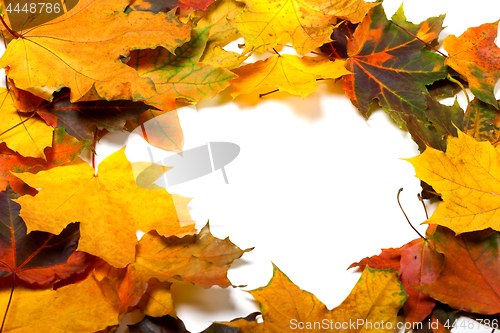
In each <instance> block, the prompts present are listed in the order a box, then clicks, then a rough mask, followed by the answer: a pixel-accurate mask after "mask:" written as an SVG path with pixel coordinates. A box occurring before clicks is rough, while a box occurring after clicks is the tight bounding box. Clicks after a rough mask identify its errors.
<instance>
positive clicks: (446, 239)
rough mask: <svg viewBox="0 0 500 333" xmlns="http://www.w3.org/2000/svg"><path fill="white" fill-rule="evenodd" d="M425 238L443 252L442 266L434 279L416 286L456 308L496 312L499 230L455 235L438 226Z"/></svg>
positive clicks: (499, 300) (499, 308) (498, 309)
mask: <svg viewBox="0 0 500 333" xmlns="http://www.w3.org/2000/svg"><path fill="white" fill-rule="evenodd" d="M427 238H428V239H429V242H431V243H432V244H433V246H434V247H435V248H436V249H437V250H438V251H439V252H440V253H442V254H444V266H443V270H442V271H441V273H440V274H439V277H438V278H437V280H435V281H434V282H431V283H429V284H425V285H422V286H420V287H418V289H420V290H422V291H423V292H425V293H426V294H428V295H429V296H431V297H432V298H434V299H436V300H438V301H440V302H442V303H446V304H449V305H450V306H451V307H453V308H454V309H457V310H463V311H467V312H475V313H481V314H496V313H498V312H500V297H499V295H500V282H499V280H498V276H499V274H500V266H499V265H498V264H497V263H498V261H499V259H500V258H499V254H498V247H499V246H500V234H499V233H498V232H495V231H492V230H491V229H490V230H484V231H482V232H473V233H467V234H462V235H459V236H455V235H454V234H453V232H452V231H451V230H449V229H447V228H443V227H439V226H438V227H437V228H435V230H428V232H427ZM464 272H467V273H466V274H464Z"/></svg>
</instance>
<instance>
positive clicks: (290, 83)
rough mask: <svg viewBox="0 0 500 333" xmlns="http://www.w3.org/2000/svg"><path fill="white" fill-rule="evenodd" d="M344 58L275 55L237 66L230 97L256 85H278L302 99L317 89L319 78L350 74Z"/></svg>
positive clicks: (247, 90)
mask: <svg viewBox="0 0 500 333" xmlns="http://www.w3.org/2000/svg"><path fill="white" fill-rule="evenodd" d="M344 64H345V61H344V60H335V61H330V60H329V59H327V58H323V57H298V56H295V55H290V54H283V55H274V56H272V57H269V58H267V59H266V60H264V61H257V62H256V63H253V64H249V65H246V66H242V67H240V68H237V69H234V70H233V72H234V73H236V74H238V77H237V78H236V79H234V80H233V82H232V84H231V86H232V91H231V96H233V97H236V96H238V95H241V94H246V93H249V92H251V91H253V90H254V89H257V88H278V89H279V90H280V91H287V92H289V93H291V94H294V95H300V96H301V97H302V98H304V97H306V96H307V95H309V94H310V93H311V92H313V91H314V90H315V89H317V88H318V85H317V83H316V79H320V78H321V79H334V78H338V77H341V76H342V75H346V74H351V72H349V71H348V70H347V69H345V67H344Z"/></svg>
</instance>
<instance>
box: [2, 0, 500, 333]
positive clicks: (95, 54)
mask: <svg viewBox="0 0 500 333" xmlns="http://www.w3.org/2000/svg"><path fill="white" fill-rule="evenodd" d="M212 2H213V1H206V2H196V3H191V2H190V1H188V0H186V1H172V2H171V3H170V6H171V7H175V8H173V9H172V10H167V11H165V3H164V2H162V1H147V0H142V1H128V0H119V1H114V2H112V3H110V2H107V1H104V0H80V1H79V2H78V3H76V2H72V3H71V2H68V3H67V4H66V5H67V6H65V3H64V2H63V3H62V5H63V9H64V14H63V15H62V16H59V17H50V19H52V20H51V21H48V20H45V21H44V20H43V17H42V16H43V15H40V16H37V17H40V18H41V19H40V20H41V21H37V20H36V19H34V20H32V21H27V20H26V19H24V18H21V19H20V20H19V21H20V22H21V27H20V28H19V27H18V28H14V26H15V24H14V23H11V21H15V20H13V19H12V18H13V17H14V16H15V15H2V21H3V22H2V23H3V28H2V30H3V33H4V36H5V37H6V39H7V40H8V47H7V50H6V52H5V54H4V56H3V57H2V58H1V59H0V67H2V68H6V74H7V77H8V82H9V88H8V89H2V90H1V91H0V99H1V100H2V104H1V109H0V111H1V112H0V113H1V115H2V116H1V117H2V118H1V122H0V133H1V136H0V139H1V140H2V144H1V145H0V155H1V156H0V160H1V161H2V163H1V165H0V168H1V169H2V178H1V180H0V184H1V186H2V192H1V193H0V202H1V204H0V206H1V210H0V221H1V223H0V235H1V236H2V237H1V242H0V253H1V256H2V258H0V260H1V262H0V263H1V265H2V267H3V273H2V276H3V277H2V279H1V281H0V282H1V284H2V289H1V291H0V293H1V297H0V300H1V301H0V304H1V306H3V307H4V308H7V307H8V305H9V304H10V308H9V311H8V312H6V316H5V320H4V323H3V324H2V329H3V330H5V331H11V330H14V329H17V328H19V329H20V330H21V331H22V330H29V331H30V332H38V331H40V332H45V331H46V329H47V327H49V326H50V327H54V328H55V329H58V330H60V331H67V332H111V331H114V330H115V329H116V327H117V325H118V323H119V320H120V318H121V317H122V316H123V315H124V314H126V313H130V312H133V311H139V312H141V313H142V314H143V315H144V318H143V320H142V321H140V322H139V323H137V324H136V325H131V326H130V327H129V330H130V332H147V331H148V329H149V330H152V331H157V330H160V329H166V328H169V329H171V330H172V329H174V330H175V331H179V332H182V331H183V330H182V329H183V325H182V322H181V320H180V319H178V318H175V309H174V307H173V303H172V297H171V293H170V287H171V285H172V283H175V282H176V281H178V280H183V281H189V282H192V283H195V284H197V285H200V286H202V287H206V288H208V287H210V286H213V285H218V286H221V287H228V286H231V282H230V281H229V280H228V279H227V269H228V268H229V266H230V264H231V263H232V262H233V261H234V260H235V259H237V258H239V257H241V255H242V254H243V253H244V252H246V251H249V250H250V249H246V250H241V249H239V248H238V247H237V246H235V245H234V244H232V243H231V242H230V241H229V240H228V239H225V240H220V239H217V238H215V237H213V236H212V235H211V234H210V230H209V227H208V225H207V226H206V227H205V228H203V229H202V230H200V231H198V232H196V230H195V228H194V226H193V222H192V221H191V219H190V216H189V213H188V211H187V209H186V205H187V202H188V201H189V200H187V199H186V198H182V197H180V196H177V195H171V194H169V193H168V192H167V191H166V190H165V189H162V188H159V187H158V186H156V185H154V184H153V181H154V180H155V179H156V178H158V177H159V176H160V175H161V174H162V173H163V172H165V168H164V167H162V166H158V165H154V164H151V163H138V164H137V163H135V164H132V163H130V162H129V161H128V160H127V159H126V157H125V154H124V150H123V149H121V150H119V151H117V152H116V153H114V154H112V155H111V156H109V157H108V158H107V159H106V160H104V161H103V162H102V163H101V164H100V165H99V172H98V173H96V171H95V165H94V163H92V164H93V165H89V164H88V163H86V162H84V161H83V160H82V159H80V158H79V157H78V155H79V154H80V153H81V151H82V150H83V149H84V148H87V147H90V148H91V149H92V147H93V146H94V147H95V143H96V142H97V141H98V140H99V139H100V138H101V137H102V136H104V135H105V134H106V133H108V132H112V131H119V130H129V131H133V130H136V131H137V132H138V133H139V134H141V135H142V136H143V137H144V138H145V139H146V140H147V141H148V142H149V143H150V144H152V145H155V146H157V147H160V148H163V149H166V150H173V151H175V150H178V149H179V148H180V147H181V146H182V131H181V130H180V127H179V126H178V119H177V118H176V116H175V113H174V112H172V110H174V109H175V107H176V103H181V102H184V103H185V102H189V103H195V102H197V101H199V100H200V99H202V98H210V97H213V96H214V95H216V94H217V93H218V92H220V91H221V90H223V89H225V88H226V87H228V86H229V87H230V89H231V96H233V97H235V96H238V95H240V94H246V93H251V92H252V91H253V90H255V89H256V88H269V89H278V90H280V91H287V92H289V93H292V94H296V95H300V96H302V97H304V98H305V97H306V96H307V95H308V94H310V93H311V92H312V91H314V90H315V89H316V88H317V83H316V82H317V81H318V80H326V79H338V78H342V79H343V84H344V88H345V91H346V94H347V95H348V96H349V98H350V99H351V101H352V103H353V104H354V105H355V106H356V107H357V108H358V109H359V111H360V112H361V113H362V114H363V115H367V113H368V110H369V107H370V105H371V103H372V102H373V100H374V99H377V100H378V102H379V103H380V105H381V106H382V108H383V109H384V110H385V111H386V112H387V113H388V114H389V115H390V116H391V117H392V118H393V119H394V120H395V121H396V122H397V123H398V124H399V125H400V126H402V127H406V128H407V130H408V131H409V132H410V133H411V134H412V138H413V139H414V141H415V142H416V143H417V144H418V146H419V149H420V151H421V152H422V154H421V155H419V156H417V157H415V158H412V159H409V162H410V163H412V164H413V166H414V167H415V170H416V172H417V177H419V178H420V179H421V180H422V181H423V182H425V183H424V184H423V185H424V191H423V194H422V196H423V197H425V198H429V197H435V196H439V197H440V198H441V199H442V202H441V203H440V204H439V206H438V208H437V210H436V211H435V212H434V214H433V215H432V216H431V217H430V218H429V219H428V220H427V221H426V223H429V224H430V226H429V228H428V229H427V232H426V235H425V237H421V238H418V239H416V240H414V241H412V242H410V243H408V244H406V245H404V246H403V247H401V248H398V249H385V250H383V251H382V253H381V254H380V255H377V256H373V257H369V258H365V259H363V260H361V261H360V262H358V263H354V264H353V265H352V266H351V267H356V266H357V267H361V268H363V269H364V270H363V273H362V275H361V278H360V280H359V281H358V283H357V285H356V286H355V288H354V289H353V290H352V292H351V294H350V295H349V297H348V298H347V299H346V300H345V301H344V302H343V303H342V304H341V305H340V306H339V307H337V308H335V309H333V310H328V309H327V308H326V307H325V306H324V305H323V304H322V303H321V302H320V301H319V300H318V299H317V298H316V297H315V296H314V295H312V294H310V293H308V292H306V291H303V290H300V289H299V288H298V287H297V286H295V285H294V284H293V283H292V282H291V281H290V280H289V279H288V278H287V277H286V275H285V274H284V273H283V272H281V271H280V270H279V269H278V268H277V267H275V268H274V275H273V278H272V279H271V281H270V282H269V284H268V285H267V286H265V287H262V288H259V289H256V290H253V291H250V293H251V294H252V296H253V297H254V298H255V299H256V300H257V301H258V302H259V304H260V306H261V313H262V317H263V322H262V323H260V322H259V323H258V322H257V321H256V314H252V315H250V316H248V317H246V318H241V319H238V320H235V321H232V322H224V323H215V324H213V325H212V326H211V327H209V328H208V329H207V330H206V331H207V332H219V331H221V332H222V331H223V332H238V331H240V332H260V331H262V332H286V331H290V330H291V327H290V319H292V318H295V319H296V320H297V321H298V322H309V323H312V322H323V321H324V320H326V322H328V323H336V322H349V321H358V320H363V321H364V322H382V321H383V322H385V323H394V322H395V320H396V318H397V315H398V313H399V314H401V315H403V317H404V319H405V321H406V322H408V323H419V322H422V321H424V322H426V323H428V326H427V327H424V328H423V330H432V331H436V332H437V331H440V332H441V331H443V330H444V331H449V330H450V328H451V326H450V325H447V326H448V327H446V325H445V324H446V323H448V324H449V323H450V322H454V320H455V318H456V316H457V314H458V311H461V313H467V314H468V315H469V316H471V317H473V318H476V319H478V320H481V321H482V322H483V323H488V325H490V326H491V327H493V323H494V322H495V320H497V318H496V314H497V313H499V312H500V298H499V296H498V295H499V293H500V282H499V279H498V276H499V273H500V265H499V258H498V255H499V254H498V245H499V234H498V231H497V230H499V228H500V222H499V221H500V220H499V218H498V213H497V211H498V207H499V204H500V201H499V199H498V193H500V188H499V187H500V185H499V184H498V180H497V178H498V176H497V175H498V174H499V173H500V162H499V161H500V159H499V152H498V149H497V148H496V147H497V144H498V142H499V141H500V134H499V133H500V132H499V126H498V120H497V119H498V112H499V111H498V110H499V104H498V101H497V100H496V99H495V97H494V94H493V89H494V86H495V83H496V81H497V80H498V78H499V77H500V74H499V73H500V72H499V71H498V69H500V60H499V59H500V49H498V48H497V47H496V45H495V44H494V40H495V37H496V33H497V29H498V22H495V23H487V24H484V25H481V26H480V27H473V28H470V29H468V30H467V31H466V32H465V33H464V34H463V35H462V36H460V37H455V36H448V37H447V38H446V39H445V40H444V45H443V46H444V49H445V50H446V51H447V53H448V54H447V55H444V54H440V52H435V49H434V48H433V45H434V44H435V43H436V41H437V39H438V37H439V33H440V32H441V30H442V22H443V19H444V16H439V17H432V18H429V19H427V20H425V21H424V22H422V23H420V24H413V23H410V22H408V21H406V18H405V16H404V13H403V10H402V9H400V10H398V11H397V12H396V14H395V15H394V16H393V17H392V21H389V20H388V19H387V18H386V16H385V13H384V11H383V4H382V3H381V2H376V3H367V2H364V1H362V0H336V1H332V2H324V3H317V2H312V1H310V2H296V1H293V0H288V1H277V2H269V1H266V0H245V1H241V2H238V1H232V0H220V1H218V2H213V3H212ZM0 5H1V8H2V9H5V8H6V2H5V1H0ZM171 7H169V8H171ZM178 8H184V9H189V8H194V11H190V12H188V13H187V14H181V12H180V11H179V10H178ZM296 13H300V15H297V14H296ZM103 36H104V37H105V38H103ZM239 36H243V37H244V39H245V45H244V47H243V50H242V52H241V53H240V54H238V53H235V52H230V51H226V50H224V46H225V45H226V43H227V42H228V40H231V39H234V38H237V37H239ZM283 39H286V41H287V42H289V43H291V45H292V47H293V48H294V49H295V50H296V52H297V53H298V56H292V55H280V54H279V53H278V52H275V54H274V55H272V56H270V57H268V58H267V59H266V60H264V61H258V62H256V63H252V64H243V61H245V59H247V57H248V56H249V55H250V54H251V53H253V52H263V51H266V50H274V47H276V46H277V45H278V44H279V43H281V42H283ZM332 40H333V42H332ZM318 48H319V50H320V51H318ZM465 87H468V88H469V89H470V91H471V92H472V94H473V95H474V99H473V100H472V101H470V102H469V103H468V107H467V109H466V110H465V111H464V110H462V109H461V108H460V106H459V105H458V104H457V103H455V104H454V105H453V106H444V105H442V104H440V103H439V101H438V98H439V97H442V96H453V95H454V94H455V93H456V92H457V91H458V90H460V89H465ZM160 115H161V116H164V115H168V116H167V119H169V121H168V122H167V123H163V122H162V121H160V117H158V116H160ZM162 119H165V118H162ZM151 120H154V121H153V123H154V124H155V127H154V128H153V129H148V130H146V128H145V125H144V124H145V123H146V122H148V121H151ZM176 124H177V125H176ZM75 207H78V209H75ZM138 229H140V230H147V231H149V232H148V233H146V235H145V236H144V237H143V238H142V239H141V240H140V241H137V239H136V235H135V233H136V230H138ZM457 258H459V259H457ZM464 270H467V272H468V274H465V275H464V274H463V271H464ZM276 308H279V309H280V310H279V311H277V310H276ZM54 313H57V314H58V316H57V319H54V316H53V314H54ZM80 318H92V320H91V321H89V322H87V321H82V320H80ZM430 323H438V324H439V325H438V327H434V326H432V325H430ZM493 328H495V327H493ZM328 329H331V330H333V328H332V327H329V328H328ZM360 329H361V328H359V329H357V330H360Z"/></svg>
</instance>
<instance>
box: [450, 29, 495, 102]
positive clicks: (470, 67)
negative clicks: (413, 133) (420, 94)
mask: <svg viewBox="0 0 500 333" xmlns="http://www.w3.org/2000/svg"><path fill="white" fill-rule="evenodd" d="M497 31H498V21H497V22H494V23H486V24H483V25H481V26H479V27H473V28H469V29H467V31H465V32H464V33H463V34H462V35H461V36H460V37H456V36H455V35H449V36H447V37H446V38H445V39H444V41H443V47H444V49H445V50H446V51H447V52H448V58H446V60H445V64H446V65H449V66H450V67H451V68H453V69H454V70H456V71H457V72H458V73H460V74H462V75H463V76H465V77H466V78H467V81H469V87H470V90H471V92H472V93H473V94H474V95H475V96H476V97H477V98H479V99H480V100H482V101H483V102H485V103H489V104H491V105H493V106H494V107H495V108H496V109H498V102H497V100H496V98H495V95H494V93H493V90H494V88H495V84H496V83H497V81H498V79H499V78H500V48H498V46H496V45H495V38H496V36H497Z"/></svg>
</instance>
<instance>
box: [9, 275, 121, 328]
mask: <svg viewBox="0 0 500 333" xmlns="http://www.w3.org/2000/svg"><path fill="white" fill-rule="evenodd" d="M9 294H10V290H8V289H5V288H4V289H3V290H2V291H1V293H0V306H1V307H2V309H5V308H6V307H7V303H8V301H9ZM118 306H119V299H118V295H117V294H116V290H114V289H113V287H112V285H111V283H110V281H109V279H105V280H104V281H97V280H96V278H95V277H94V276H93V275H91V276H89V277H88V278H87V279H86V280H84V281H83V282H80V283H76V284H71V285H68V286H65V287H61V288H59V289H57V290H52V289H47V290H41V289H28V288H25V287H22V286H16V290H15V292H14V294H13V297H12V304H11V306H10V308H9V312H8V315H7V319H6V322H5V327H4V332H16V333H46V332H68V333H72V332H73V333H87V332H88V333H93V332H96V331H100V330H104V329H105V328H107V327H108V326H114V325H118V323H119V322H118V319H119V318H118V316H119V313H118Z"/></svg>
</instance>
